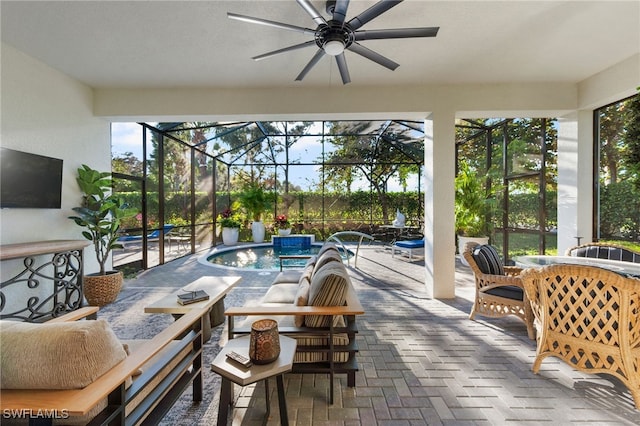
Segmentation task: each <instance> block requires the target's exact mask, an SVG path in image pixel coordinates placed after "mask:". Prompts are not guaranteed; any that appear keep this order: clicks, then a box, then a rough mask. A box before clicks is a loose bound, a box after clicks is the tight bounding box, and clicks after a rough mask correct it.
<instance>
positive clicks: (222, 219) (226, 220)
mask: <svg viewBox="0 0 640 426" xmlns="http://www.w3.org/2000/svg"><path fill="white" fill-rule="evenodd" d="M218 223H219V224H220V226H221V227H223V228H240V226H242V222H241V221H240V219H239V217H238V215H237V214H236V213H234V212H233V211H232V210H231V209H225V210H223V211H222V213H220V215H219V216H218Z"/></svg>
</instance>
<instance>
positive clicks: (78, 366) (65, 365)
mask: <svg viewBox="0 0 640 426" xmlns="http://www.w3.org/2000/svg"><path fill="white" fill-rule="evenodd" d="M7 323H10V324H7ZM0 341H2V345H0V363H1V371H0V382H1V387H2V389H79V388H84V387H86V386H87V385H89V384H91V383H92V382H93V381H95V380H96V379H97V378H98V377H100V376H102V375H103V374H104V373H106V372H107V371H109V370H110V369H111V368H113V367H114V366H115V365H116V364H118V363H119V362H121V361H122V360H124V359H125V358H126V356H127V354H126V352H125V350H124V348H123V346H122V343H121V342H120V341H119V340H118V338H117V337H116V335H115V334H114V332H113V330H111V328H110V327H109V325H108V324H107V322H106V321H104V320H87V321H74V322H65V323H50V324H46V323H45V324H33V323H26V322H16V321H2V324H1V325H0Z"/></svg>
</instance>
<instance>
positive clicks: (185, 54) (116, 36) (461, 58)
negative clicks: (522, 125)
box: [0, 0, 640, 88]
mask: <svg viewBox="0 0 640 426" xmlns="http://www.w3.org/2000/svg"><path fill="white" fill-rule="evenodd" d="M374 3H375V1H364V0H352V1H351V4H350V6H349V10H348V13H347V19H350V18H352V17H353V16H355V15H356V14H358V13H360V12H362V11H363V10H365V9H366V8H368V7H370V6H371V5H372V4H374ZM313 4H314V5H315V6H316V8H317V9H318V10H319V11H321V12H323V13H324V2H323V1H316V0H314V1H313ZM227 11H230V12H235V13H239V14H245V15H251V16H255V17H259V18H263V19H269V20H274V21H280V22H284V23H288V24H293V25H297V26H303V27H308V28H315V26H316V25H315V24H314V22H313V21H312V19H311V18H310V16H309V15H308V14H307V13H306V12H304V10H303V9H302V8H301V7H300V6H299V5H298V4H296V2H295V1H293V0H287V1H284V0H281V1H264V0H261V1H241V0H238V1H111V2H106V1H65V2H59V1H42V2H34V1H4V0H3V1H2V2H1V3H0V14H1V15H2V27H1V31H2V41H3V42H5V43H7V44H9V45H12V46H14V47H15V48H17V49H18V50H21V51H23V52H24V53H26V54H27V55H30V56H32V57H35V58H37V59H39V60H41V61H42V62H44V63H46V64H49V65H50V66H52V67H53V68H56V69H58V70H60V71H62V72H64V73H65V74H68V75H70V76H72V77H74V78H76V79H78V80H80V81H82V82H84V83H86V84H88V85H90V86H92V87H96V88H187V87H194V88H195V87H210V88H221V87H222V88H224V87H283V88H286V87H302V86H308V87H312V86H320V87H322V86H326V85H328V84H329V85H341V80H340V75H339V73H338V69H337V67H336V65H335V62H334V61H333V59H330V58H329V57H328V56H325V58H323V60H322V61H321V62H320V63H319V64H318V65H316V67H315V68H314V69H313V70H312V71H311V72H310V73H309V74H308V75H307V77H306V78H305V79H304V81H302V82H295V81H294V79H295V77H296V76H297V75H298V73H299V72H300V71H301V70H302V68H303V67H304V66H305V65H306V63H307V62H308V61H309V60H310V58H311V57H312V56H313V54H314V53H315V48H307V49H303V50H297V51H293V52H288V53H285V54H282V55H280V56H278V57H274V58H269V59H265V60H263V61H259V62H256V61H253V60H252V59H251V57H252V56H255V55H258V54H261V53H265V52H268V51H272V50H275V49H278V48H282V47H286V46H290V45H293V44H297V43H301V42H303V41H306V40H308V39H309V38H308V37H307V36H304V35H302V34H299V33H296V32H290V31H285V30H281V29H276V28H270V27H266V26H261V25H255V24H249V23H245V22H239V21H234V20H230V19H228V18H227V17H226V12H227ZM423 26H424V27H431V26H439V27H440V32H439V33H438V36H437V37H435V38H419V39H403V40H370V41H364V42H362V44H363V45H365V46H366V47H368V48H370V49H373V50H375V51H377V52H378V53H380V54H382V55H384V56H387V57H388V58H390V59H392V60H394V61H396V62H398V63H399V64H400V67H399V68H398V69H397V70H395V71H389V70H387V69H386V68H383V67H381V66H380V65H378V64H376V63H373V62H371V61H368V60H366V59H364V58H362V57H360V56H359V55H357V54H354V53H351V52H347V53H346V57H347V63H348V66H349V71H350V74H351V80H352V83H351V84H350V86H372V85H389V86H396V85H407V84H411V85H421V84H456V83H479V84H482V83H497V82H508V83H525V82H578V81H581V80H583V79H585V78H587V77H589V76H592V75H594V74H596V73H598V72H600V71H602V70H604V69H606V68H608V67H610V66H612V65H614V64H616V63H618V62H620V61H622V60H624V59H627V58H629V57H631V56H632V55H634V54H636V53H638V52H639V51H640V2H639V1H637V0H632V1H619V2H615V1H591V2H589V1H481V0H476V1H454V0H451V1H430V0H407V1H405V2H404V3H402V4H400V5H398V6H396V7H394V8H393V9H391V10H390V11H388V12H386V13H385V14H383V15H381V16H380V17H378V18H377V19H375V20H373V21H371V22H369V23H368V24H366V25H365V26H364V27H362V29H365V30H368V29H380V28H396V27H398V28H402V27H423Z"/></svg>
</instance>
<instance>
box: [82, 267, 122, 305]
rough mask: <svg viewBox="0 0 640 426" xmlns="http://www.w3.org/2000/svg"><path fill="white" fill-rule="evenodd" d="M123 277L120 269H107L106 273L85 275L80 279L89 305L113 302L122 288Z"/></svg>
mask: <svg viewBox="0 0 640 426" xmlns="http://www.w3.org/2000/svg"><path fill="white" fill-rule="evenodd" d="M123 279H124V278H123V275H122V272H121V271H109V272H107V274H106V275H96V274H89V275H85V276H84V278H83V281H82V283H83V288H84V297H85V298H86V299H87V302H89V305H91V306H104V305H108V304H109V303H112V302H115V300H116V299H117V298H118V294H119V293H120V289H122V281H123Z"/></svg>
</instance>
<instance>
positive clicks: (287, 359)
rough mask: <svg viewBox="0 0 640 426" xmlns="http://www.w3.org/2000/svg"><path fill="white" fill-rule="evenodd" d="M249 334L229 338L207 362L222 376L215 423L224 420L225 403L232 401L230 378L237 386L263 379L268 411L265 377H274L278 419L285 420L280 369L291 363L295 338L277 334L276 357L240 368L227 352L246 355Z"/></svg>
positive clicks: (226, 413) (226, 416)
mask: <svg viewBox="0 0 640 426" xmlns="http://www.w3.org/2000/svg"><path fill="white" fill-rule="evenodd" d="M249 340H250V336H243V337H238V338H236V339H231V340H229V342H228V343H227V344H226V345H225V347H224V348H222V350H221V351H220V353H219V354H218V355H217V356H216V358H215V359H214V360H213V362H212V363H211V370H213V371H214V372H215V373H218V374H219V375H220V376H221V377H222V385H221V388H220V406H219V408H218V425H225V424H227V418H228V416H229V406H230V405H231V402H232V397H231V395H232V382H233V383H236V384H238V385H240V386H247V385H250V384H252V383H255V382H258V381H260V380H264V383H265V391H266V401H267V415H269V408H270V402H269V384H268V379H269V378H271V377H274V376H275V378H276V382H277V386H278V403H279V408H280V423H281V424H282V425H288V424H289V417H288V415H287V401H286V399H285V395H284V379H283V375H284V373H287V372H289V371H291V368H292V367H293V357H294V355H295V353H296V344H297V343H296V340H295V339H292V338H290V337H287V336H280V356H279V357H278V359H277V360H275V361H273V362H271V363H269V364H262V365H258V364H254V365H253V366H251V367H250V368H243V367H242V366H240V365H238V364H236V363H235V362H233V361H231V360H229V359H227V353H228V352H232V351H235V352H238V353H239V354H241V355H244V356H246V357H248V356H249Z"/></svg>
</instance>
